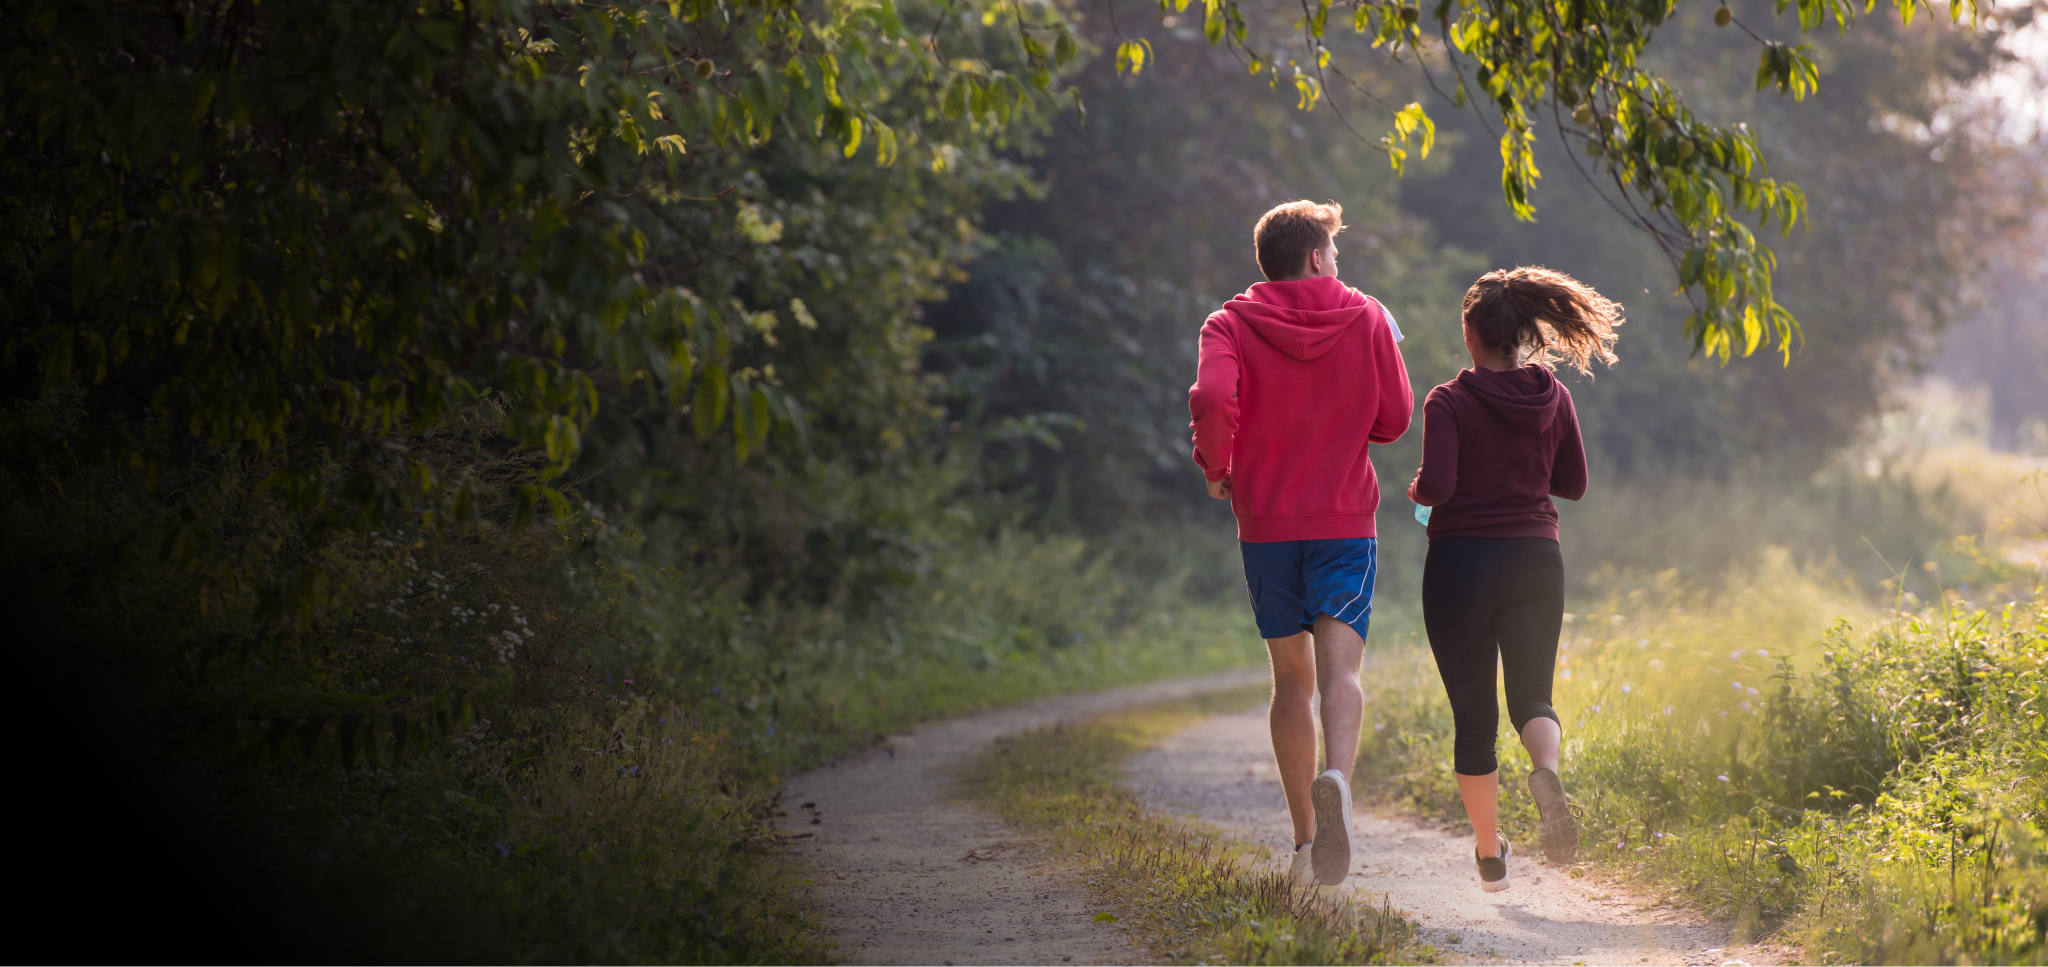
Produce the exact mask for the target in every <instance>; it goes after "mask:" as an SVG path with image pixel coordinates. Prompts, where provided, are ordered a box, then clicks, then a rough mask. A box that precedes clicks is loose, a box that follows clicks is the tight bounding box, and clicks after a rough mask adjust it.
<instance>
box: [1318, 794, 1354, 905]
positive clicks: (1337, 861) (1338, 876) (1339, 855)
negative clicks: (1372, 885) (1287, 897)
mask: <svg viewBox="0 0 2048 967" xmlns="http://www.w3.org/2000/svg"><path fill="white" fill-rule="evenodd" d="M1308 801H1309V803H1310V804H1311V805H1313V806H1314V807H1315V811H1316V841H1315V844H1314V845H1312V846H1310V847H1309V850H1310V851H1311V852H1313V853H1314V854H1315V856H1314V860H1313V862H1314V865H1315V871H1316V882H1318V883H1321V884H1322V885H1324V886H1336V885H1337V884H1339V883H1342V882H1344V876H1345V874H1347V873H1350V872H1351V783H1349V782H1347V781H1345V779H1344V774H1343V773H1341V772H1338V771H1337V770H1335V769H1331V770H1330V771H1328V772H1325V773H1323V774H1322V775H1320V776H1317V777H1316V781H1314V782H1312V783H1310V784H1309V787H1308Z"/></svg>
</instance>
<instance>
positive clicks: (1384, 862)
mask: <svg viewBox="0 0 2048 967" xmlns="http://www.w3.org/2000/svg"><path fill="white" fill-rule="evenodd" d="M1128 775H1129V781H1130V783H1131V785H1132V786H1133V787H1134V788H1136V789H1137V790H1138V791H1139V792H1140V793H1141V794H1142V795H1144V796H1145V797H1146V798H1147V799H1148V800H1150V801H1151V802H1152V803H1153V805H1154V806H1155V807H1157V808H1159V809H1162V810H1164V811H1168V812H1175V813H1180V814H1183V815H1191V816H1195V817H1197V818H1200V819H1203V820H1206V821H1208V822H1210V823H1213V824H1215V825H1217V826H1221V827H1223V828H1225V829H1228V830H1230V831H1231V832H1233V833H1235V834H1236V835H1237V836H1238V837H1240V838H1242V839H1245V840H1248V841H1251V842H1254V843H1261V844H1265V845H1268V846H1271V847H1273V848H1274V849H1275V851H1276V854H1284V853H1286V852H1287V851H1288V850H1289V849H1290V848H1291V847H1292V845H1293V844H1292V843H1290V842H1289V840H1290V839H1291V838H1292V830H1291V829H1290V828H1289V826H1288V821H1287V806H1286V801H1285V800H1284V799H1283V798H1282V796H1281V793H1280V782H1279V779H1278V778H1277V777H1276V776H1275V774H1274V770H1273V747H1272V744H1271V739H1270V735H1269V733H1268V732H1267V728H1266V716H1265V712H1264V709H1263V708H1261V709H1257V710H1252V711H1248V712H1246V713H1243V714H1234V715H1218V716H1215V717H1213V718H1210V719H1207V720H1205V721H1203V722H1200V723H1198V724H1196V725H1194V726H1192V727H1190V728H1188V729H1187V730H1185V731H1183V732H1181V733H1179V734H1177V735H1175V736H1173V737H1172V738H1169V739H1167V740H1166V741H1165V742H1164V743H1162V744H1160V745H1159V746H1158V747H1157V748H1154V749H1151V750H1149V751H1146V752H1143V753H1140V754H1139V755H1137V756H1136V757H1134V758H1133V760H1132V762H1131V767H1130V771H1129V773H1128ZM1509 794H1510V795H1513V794H1514V793H1513V792H1510V793H1509ZM1522 794H1523V795H1526V794H1527V793H1526V792H1523V793H1522ZM1355 823H1356V827H1357V828H1356V832H1355V833H1354V835H1353V837H1352V841H1353V844H1354V854H1353V860H1352V876H1351V878H1350V879H1348V880H1347V881H1346V882H1345V884H1344V885H1343V886H1342V887H1340V889H1345V890H1350V891H1353V892H1354V893H1356V894H1358V895H1360V896H1363V897H1370V898H1372V900H1373V901H1374V902H1378V899H1379V897H1380V896H1382V895H1387V896H1390V897H1391V899H1392V901H1393V905H1394V908H1395V909H1397V910H1406V911H1408V913H1409V914H1410V915H1411V916H1414V917H1416V918H1418V919H1419V921H1420V922H1421V923H1422V925H1423V927H1424V929H1425V931H1426V938H1425V939H1427V940H1428V941H1429V942H1431V943H1434V944H1436V945H1437V946H1438V947H1440V948H1442V949H1444V950H1446V951H1447V952H1448V956H1449V958H1450V962H1452V963H1500V962H1506V963H1562V964H1576V963H1585V964H1722V963H1727V962H1730V961H1736V962H1742V963H1750V964H1763V963H1778V962H1780V961H1778V960H1777V959H1776V958H1778V957H1781V956H1784V954H1785V952H1783V951H1777V950H1772V949H1768V948H1761V947H1755V946H1750V947H1741V948H1735V949H1729V947H1728V944H1727V940H1728V935H1729V931H1728V928H1727V926H1726V925H1722V924H1716V923H1713V922H1711V921H1708V920H1706V919H1704V918H1702V917H1700V916H1698V915H1697V914H1693V913H1690V912H1688V911H1684V910H1675V909H1672V908H1670V907H1649V906H1646V905H1645V904H1644V903H1643V901H1641V900H1640V899H1639V898H1635V897H1631V896H1628V895H1627V894H1625V893H1622V892H1620V891H1618V890H1616V889H1615V888H1614V887H1613V886H1611V885H1608V884H1599V883H1595V882H1593V881H1591V880H1585V879H1582V880H1573V879H1570V878H1569V877H1567V876H1565V875H1564V872H1563V871H1562V870H1559V869H1557V868H1555V867H1551V866H1546V865H1543V864H1541V863H1540V862H1539V861H1537V860H1536V859H1534V858H1525V857H1526V854H1518V855H1517V856H1516V857H1515V858H1514V859H1512V860H1510V861H1509V874H1510V875H1511V876H1512V877H1513V878H1514V883H1515V885H1514V886H1513V887H1512V888H1511V889H1509V890H1506V891H1504V892H1501V893H1484V892H1481V891H1480V889H1479V886H1478V877H1477V875H1476V874H1475V873H1474V872H1473V869H1472V859H1471V855H1472V853H1471V841H1470V839H1469V838H1467V837H1465V836H1456V835H1452V834H1450V833H1447V832H1444V831H1442V830H1441V829H1438V828H1436V827H1434V826H1429V825H1425V824H1424V823H1422V822H1420V821H1418V820H1416V819H1413V818H1409V817H1406V816H1399V815H1374V814H1372V813H1370V812H1369V811H1367V810H1365V809H1363V808H1361V809H1360V810H1359V811H1358V815H1357V816H1356V817H1355ZM1515 846H1516V847H1517V849H1521V850H1527V851H1528V853H1534V852H1535V844H1534V843H1529V844H1526V845H1525V844H1522V843H1516V844H1515ZM1275 862H1276V863H1278V862H1279V860H1277V859H1276V860H1275Z"/></svg>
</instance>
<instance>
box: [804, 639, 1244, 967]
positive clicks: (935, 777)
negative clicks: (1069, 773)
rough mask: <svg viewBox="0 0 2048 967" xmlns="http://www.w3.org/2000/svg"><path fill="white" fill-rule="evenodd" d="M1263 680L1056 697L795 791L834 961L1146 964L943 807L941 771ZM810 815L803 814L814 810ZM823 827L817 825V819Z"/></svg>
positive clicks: (1064, 883) (1066, 883)
mask: <svg viewBox="0 0 2048 967" xmlns="http://www.w3.org/2000/svg"><path fill="white" fill-rule="evenodd" d="M1265 680H1266V671H1265V669H1262V668H1260V669H1249V670H1239V671H1232V672H1224V673H1220V674H1217V675H1209V676H1204V677H1202V678H1194V679H1181V680H1177V681H1171V682H1161V683H1157V684H1153V685H1142V686H1137V687H1133V688H1123V689H1116V690H1113V691H1108V692H1100V693H1096V694H1093V695H1074V696H1067V697H1064V698H1057V699H1049V700H1046V701H1042V702H1037V703H1034V704H1031V705H1026V706H1022V707H1019V708H1014V709H1005V710H1003V711H1000V712H991V713H988V714H985V715H976V716H973V717H970V718H965V719H956V720H953V721H950V722H939V723H934V724H932V725H928V726H925V727H923V728H920V729H918V730H916V731H914V732H912V733H911V734H909V735H905V736H899V737H896V738H894V739H892V740H890V741H889V742H888V743H886V744H885V745H884V746H883V747H881V748H878V749H874V750H871V751H869V752H867V753H865V754H863V755H860V756H857V757H855V758H852V759H849V760H847V761H844V762H841V763H839V764H837V765H834V766H829V767H826V768H824V769H819V770H817V771H814V772H809V773H805V774H804V775H801V776H798V777H796V778H795V779H792V780H790V782H789V784H788V786H787V788H788V790H789V796H788V798H787V799H786V802H787V804H788V806H789V811H790V816H789V818H788V819H787V820H785V821H784V823H785V826H786V828H787V829H788V830H789V831H790V832H791V833H792V834H794V835H798V836H802V835H804V834H806V833H809V834H811V838H810V839H805V840H799V841H797V842H796V843H795V844H794V851H795V853H796V855H797V858H798V859H800V860H801V861H803V862H805V863H808V864H809V865H810V866H811V868H812V869H813V870H814V871H815V874H816V875H815V880H816V882H817V884H818V888H819V893H820V895H821V897H822V899H823V900H824V902H825V907H826V912H827V919H828V925H829V926H830V927H831V929H832V931H833V932H834V934H835V935H836V936H837V937H838V940H839V943H840V951H839V956H840V958H841V960H842V961H844V962H846V963H855V964H1066V963H1074V964H1119V963H1130V962H1132V961H1133V960H1135V959H1137V958H1138V957H1139V956H1140V954H1139V952H1138V951H1136V950H1134V949H1133V948H1132V947H1131V945H1130V943H1129V942H1128V941H1127V940H1125V938H1124V936H1123V933H1122V931H1120V930H1119V929H1117V928H1116V926H1115V925H1114V924H1110V923H1095V922H1093V918H1094V916H1095V914H1096V913H1097V912H1098V911H1099V909H1100V908H1099V907H1096V906H1092V905H1091V902H1090V900H1089V898H1088V893H1087V889H1086V888H1085V887H1084V886H1083V885H1082V884H1081V883H1079V882H1078V881H1076V880H1074V879H1073V878H1071V877H1069V876H1066V875H1063V874H1061V873H1060V872H1058V871H1057V870H1052V869H1049V868H1048V867H1047V865H1046V864H1045V863H1043V862H1041V861H1040V859H1039V857H1038V856H1037V855H1036V853H1035V852H1034V851H1033V849H1032V848H1031V847H1030V845H1029V843H1028V842H1027V841H1026V840H1024V839H1023V838H1022V837H1020V836H1017V835H1016V833H1015V832H1014V831H1013V830H1011V829H1009V828H1008V827H1006V826H1004V825H1003V824H1002V822H1001V821H999V820H996V819H994V818H992V817H990V816H987V815H985V814H983V813H981V812H979V811H976V810H975V809H973V808H971V807H969V806H967V805H964V804H961V803H957V802H950V801H948V794H949V792H950V789H949V783H948V781H947V778H946V776H945V774H944V769H945V767H947V766H949V765H952V764H953V763H956V762H959V761H960V760H961V759H962V758H964V757H966V756H968V755H972V754H973V753H975V752H977V751H979V750H980V749H981V748H983V747H984V746H986V745H987V744H988V743H989V742H992V741H994V740H995V739H996V738H997V737H999V736H1003V735H1011V734H1015V733H1017V732H1022V731H1026V730H1028V729H1034V728H1039V727H1042V726H1046V725H1051V724H1053V723H1055V722H1064V721H1079V720H1082V719H1088V718H1093V717H1096V716H1099V715H1103V714H1105V713H1108V712H1113V711H1117V710H1119V709H1124V708H1132V707H1136V706H1141V705H1150V704H1154V703H1157V702H1166V701H1172V700H1175V699H1180V698H1186V697H1188V696H1192V695H1198V694H1202V693H1204V692H1212V691H1219V690H1222V689H1226V688H1239V687H1243V686H1245V685H1253V684H1258V683H1261V682H1264V681H1265ZM807 803H808V804H814V806H815V808H812V809H806V808H803V807H804V805H805V804H807ZM814 819H815V820H816V822H813V820H814Z"/></svg>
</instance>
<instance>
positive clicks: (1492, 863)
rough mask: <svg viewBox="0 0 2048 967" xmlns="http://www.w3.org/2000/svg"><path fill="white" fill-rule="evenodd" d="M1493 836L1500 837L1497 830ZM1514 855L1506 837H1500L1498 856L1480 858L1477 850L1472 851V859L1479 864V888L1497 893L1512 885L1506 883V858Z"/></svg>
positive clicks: (1513, 849) (1512, 847) (1513, 850)
mask: <svg viewBox="0 0 2048 967" xmlns="http://www.w3.org/2000/svg"><path fill="white" fill-rule="evenodd" d="M1494 835H1496V836H1500V832H1499V831H1498V830H1495V831H1494ZM1513 855H1515V848H1514V846H1512V845H1510V844H1509V843H1508V838H1507V837H1506V836H1500V855H1499V856H1481V855H1479V850H1477V849H1474V850H1473V851H1472V859H1473V860H1474V861H1475V862H1477V863H1478V864H1479V888H1480V889H1482V890H1485V891H1486V892H1488V893H1499V892H1500V891H1502V890H1505V889H1507V888H1508V887H1510V886H1513V885H1514V884H1512V883H1509V882H1508V857H1510V856H1513Z"/></svg>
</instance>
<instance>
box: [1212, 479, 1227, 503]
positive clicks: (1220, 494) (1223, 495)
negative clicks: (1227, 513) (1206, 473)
mask: <svg viewBox="0 0 2048 967" xmlns="http://www.w3.org/2000/svg"><path fill="white" fill-rule="evenodd" d="M1209 496H1211V497H1214V498H1216V499H1217V500H1229V499H1230V477H1229V475H1227V474H1226V475H1225V476H1224V478H1223V479H1222V480H1211V481H1209Z"/></svg>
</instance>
